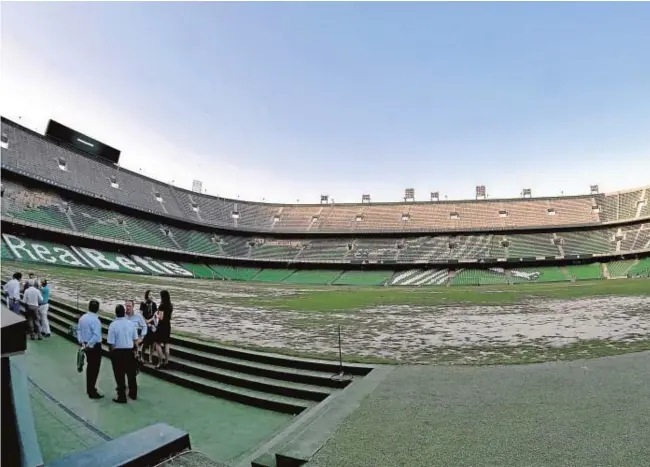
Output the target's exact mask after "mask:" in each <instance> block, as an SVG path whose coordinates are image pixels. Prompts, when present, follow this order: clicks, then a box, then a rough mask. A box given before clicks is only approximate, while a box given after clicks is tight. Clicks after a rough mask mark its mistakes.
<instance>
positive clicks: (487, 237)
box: [2, 180, 650, 281]
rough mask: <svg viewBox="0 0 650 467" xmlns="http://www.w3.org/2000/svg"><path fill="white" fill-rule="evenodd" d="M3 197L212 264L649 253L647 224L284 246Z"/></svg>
mask: <svg viewBox="0 0 650 467" xmlns="http://www.w3.org/2000/svg"><path fill="white" fill-rule="evenodd" d="M3 190H4V191H3V199H2V216H3V219H4V220H9V219H17V220H18V221H25V222H29V223H35V224H38V225H39V226H42V227H49V228H52V227H54V228H57V229H61V230H66V231H70V232H77V233H81V234H84V235H93V236H96V237H103V238H105V239H109V240H113V241H117V242H129V243H135V244H138V245H145V246H150V247H154V248H160V249H169V250H176V251H182V252H189V253H194V254H199V255H209V256H213V257H224V258H236V259H252V260H261V261H279V262H283V263H291V262H312V263H314V262H323V263H328V262H333V263H365V264H368V263H369V264H373V263H407V264H409V263H430V262H440V261H454V260H458V261H468V260H469V261H476V260H495V259H503V258H526V257H544V256H565V255H587V254H588V255H598V254H601V255H602V254H619V253H629V252H638V251H648V250H650V222H647V223H637V224H633V225H625V226H622V227H616V226H610V225H608V226H605V227H601V228H598V229H593V230H584V231H580V232H564V231H563V232H554V233H526V234H524V233H520V234H494V233H487V234H475V235H449V234H441V235H435V236H434V235H422V236H417V237H406V238H367V237H363V236H359V237H357V238H346V237H343V238H328V239H320V238H310V237H309V236H307V235H304V236H302V237H301V238H298V239H295V238H291V239H287V238H278V237H275V238H274V237H273V236H272V235H273V234H266V235H260V234H255V235H252V234H248V235H244V234H240V235H229V234H228V235H227V234H223V233H217V232H202V231H198V230H191V229H186V228H180V227H176V226H167V225H164V224H161V223H159V222H156V221H154V220H148V219H142V218H138V217H136V216H132V215H127V214H123V213H120V212H117V211H112V210H110V209H108V208H103V207H98V206H92V205H90V204H86V203H82V202H79V201H72V200H68V199H65V198H64V197H62V196H61V195H59V194H57V192H56V191H54V190H42V189H34V188H29V187H27V186H25V185H23V184H21V183H19V182H16V181H13V180H3ZM204 272H205V271H204ZM199 273H200V272H199ZM298 277H300V275H299V276H298ZM421 279H422V280H424V279H425V278H424V277H423V278H421ZM484 279H485V278H484ZM260 280H265V279H264V278H262V279H260ZM419 280H420V278H418V281H419ZM427 280H428V279H427Z"/></svg>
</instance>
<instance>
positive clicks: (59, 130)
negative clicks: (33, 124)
mask: <svg viewBox="0 0 650 467" xmlns="http://www.w3.org/2000/svg"><path fill="white" fill-rule="evenodd" d="M45 136H47V137H48V138H53V139H55V140H57V141H59V142H62V143H65V144H68V145H70V146H73V147H74V148H76V149H78V150H80V151H83V152H85V153H88V154H90V155H92V156H96V157H100V158H102V159H105V160H107V161H109V162H112V163H114V164H117V163H118V162H119V160H120V151H119V150H117V149H115V148H112V147H110V146H108V145H106V144H104V143H101V142H99V141H97V140H96V139H94V138H91V137H89V136H86V135H84V134H83V133H79V132H78V131H76V130H73V129H72V128H68V127H67V126H65V125H62V124H60V123H59V122H55V121H54V120H50V122H49V123H48V124H47V130H46V131H45Z"/></svg>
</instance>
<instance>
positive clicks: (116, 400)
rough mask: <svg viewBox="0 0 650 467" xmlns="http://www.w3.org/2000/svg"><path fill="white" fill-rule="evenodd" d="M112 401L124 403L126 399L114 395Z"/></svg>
mask: <svg viewBox="0 0 650 467" xmlns="http://www.w3.org/2000/svg"><path fill="white" fill-rule="evenodd" d="M113 402H115V403H116V404H126V403H127V400H126V399H120V398H119V397H116V398H115V399H113Z"/></svg>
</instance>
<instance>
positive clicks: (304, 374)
mask: <svg viewBox="0 0 650 467" xmlns="http://www.w3.org/2000/svg"><path fill="white" fill-rule="evenodd" d="M51 310H52V312H51V313H52V314H56V315H57V316H59V317H61V318H62V319H65V320H66V321H67V322H68V323H69V324H70V325H72V324H76V322H77V321H76V320H77V318H76V315H75V314H74V313H72V312H70V311H66V310H61V309H58V308H56V307H51ZM107 332H108V325H107V324H103V325H102V333H103V334H104V335H106V333H107ZM171 356H173V357H174V360H176V361H185V362H186V363H188V364H190V363H191V364H199V366H198V368H201V367H200V365H203V366H209V367H212V371H214V372H216V373H219V372H222V373H223V374H224V375H228V374H229V373H230V372H237V373H242V374H244V375H254V377H250V376H248V377H247V378H248V379H249V380H252V381H254V380H255V377H259V378H261V379H260V380H259V381H264V380H278V381H277V382H276V383H277V385H279V386H281V387H286V386H287V384H284V382H291V383H293V384H292V385H291V386H292V387H295V388H300V387H301V385H304V386H309V387H311V389H316V387H317V386H322V387H326V388H340V389H342V388H344V387H346V386H347V385H348V384H349V383H350V382H349V381H336V380H335V379H332V375H333V374H334V373H325V374H323V373H322V372H316V371H309V370H299V369H290V368H287V367H278V366H274V365H267V364H263V363H255V362H246V361H244V362H242V361H239V360H237V359H235V358H233V357H222V356H219V355H214V354H210V353H209V352H202V351H199V350H191V349H187V348H183V347H179V346H174V347H173V348H172V349H171ZM191 364H190V366H191ZM196 371H200V370H196ZM190 372H191V371H190ZM195 374H199V375H200V373H195ZM224 377H226V378H227V376H224ZM281 381H282V382H281ZM305 389H307V390H309V389H308V388H305ZM270 392H273V391H270ZM321 392H323V393H327V395H329V393H330V392H331V391H326V390H321ZM325 397H327V396H325ZM306 398H308V399H312V397H309V396H308V397H306ZM312 400H322V398H321V399H312Z"/></svg>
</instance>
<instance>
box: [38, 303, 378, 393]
mask: <svg viewBox="0 0 650 467" xmlns="http://www.w3.org/2000/svg"><path fill="white" fill-rule="evenodd" d="M50 308H55V309H56V311H58V312H60V313H62V314H66V315H68V316H69V318H70V319H72V320H73V321H74V322H75V323H76V322H77V320H78V319H79V317H80V316H81V312H79V311H77V310H75V309H74V308H72V307H70V306H68V305H65V304H59V303H57V302H51V305H50ZM100 321H101V322H102V324H103V325H105V329H108V325H109V324H110V323H111V322H112V320H111V319H109V318H106V317H105V316H100ZM171 344H172V349H173V348H179V349H181V348H182V349H184V350H186V351H188V350H189V351H190V352H191V353H193V354H194V353H195V351H199V352H203V353H204V354H210V355H214V356H218V357H227V358H230V359H237V360H238V361H240V362H242V363H244V362H246V363H255V364H260V363H261V364H264V365H269V366H273V367H276V368H278V369H279V370H281V371H282V372H285V371H286V368H291V369H293V370H301V371H303V370H306V371H308V372H312V374H318V373H321V374H323V376H325V377H327V378H329V376H331V375H333V374H337V373H339V364H338V362H333V361H327V360H315V359H305V358H297V357H289V356H286V355H278V354H274V353H267V352H257V351H254V350H246V349H239V348H235V347H228V346H223V345H218V344H214V343H211V342H206V341H202V340H200V339H196V338H191V337H178V336H174V335H172V337H171ZM343 367H344V371H345V373H347V374H351V375H356V376H364V375H367V374H368V373H370V371H372V368H373V367H371V366H368V365H358V364H353V363H344V365H343ZM304 374H308V373H304ZM289 376H291V375H289ZM304 382H305V383H307V382H306V381H304ZM308 384H309V383H308Z"/></svg>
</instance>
